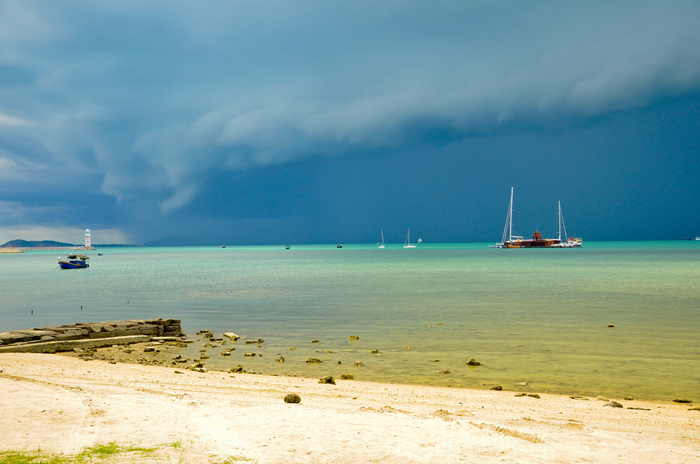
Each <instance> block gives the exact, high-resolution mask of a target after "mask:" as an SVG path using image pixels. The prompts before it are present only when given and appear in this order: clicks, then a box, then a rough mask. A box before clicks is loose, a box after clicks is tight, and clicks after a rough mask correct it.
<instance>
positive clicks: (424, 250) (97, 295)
mask: <svg viewBox="0 0 700 464" xmlns="http://www.w3.org/2000/svg"><path fill="white" fill-rule="evenodd" d="M99 251H101V252H103V253H104V256H97V252H91V253H90V256H91V260H90V261H91V267H90V268H89V269H86V270H71V271H61V270H56V269H55V268H56V267H57V265H56V261H57V257H58V255H59V252H41V251H35V252H27V253H24V254H11V255H0V331H7V330H13V329H24V328H31V327H40V326H49V325H59V324H67V323H75V322H95V321H109V320H120V319H144V318H157V317H163V318H177V319H182V323H183V328H184V329H185V331H186V332H187V333H188V335H189V336H190V337H191V338H197V337H196V336H195V332H197V331H198V330H200V329H209V330H213V331H214V332H215V334H217V335H220V334H222V333H223V332H228V331H232V332H235V333H237V334H239V335H241V336H243V337H248V338H250V339H257V338H263V339H264V340H265V342H264V344H263V345H262V346H261V347H258V346H257V345H247V346H246V345H244V344H243V343H242V342H238V344H237V345H236V346H237V350H236V351H234V352H233V354H232V356H230V357H223V356H217V355H216V353H217V350H219V351H220V350H221V349H222V348H221V347H219V348H214V349H210V350H209V354H210V356H211V358H210V359H209V360H207V361H208V363H207V366H209V367H214V368H221V369H225V368H228V367H231V366H235V365H238V364H242V365H243V366H244V367H245V368H246V369H247V370H253V371H256V372H261V373H265V374H280V375H281V374H286V375H304V376H320V375H326V374H331V375H334V376H340V375H341V374H353V375H354V376H355V379H357V380H373V381H387V382H400V383H413V384H430V385H443V386H446V385H451V386H453V387H471V388H489V387H490V386H492V385H502V386H503V388H504V389H510V390H519V391H549V392H560V393H567V394H587V395H606V396H613V397H616V398H619V397H622V396H633V397H635V398H639V399H655V400H671V399H674V398H681V397H683V398H691V399H694V400H696V401H700V337H699V335H698V334H700V243H698V242H683V241H678V242H607V243H603V242H600V243H594V242H587V243H585V244H584V247H583V248H581V249H549V250H524V249H521V250H496V249H490V248H488V245H485V244H423V245H419V247H418V248H417V249H412V250H404V249H403V245H399V244H396V245H392V244H388V245H387V247H386V249H384V250H379V249H377V246H376V245H346V246H345V247H344V248H343V249H336V248H335V246H334V245H317V246H292V249H291V250H289V251H286V250H285V249H284V247H282V246H275V247H228V248H226V249H223V248H220V247H201V248H103V249H101V250H99ZM60 253H62V254H64V255H65V254H66V252H60ZM81 307H82V309H81ZM31 311H34V313H33V314H32V313H31ZM442 324H444V325H442ZM608 324H614V325H615V327H614V328H607V327H606V326H607V325H608ZM349 335H358V336H359V337H360V340H359V341H357V342H351V341H349V340H348V336H349ZM312 339H318V340H319V343H313V344H312V343H311V340H312ZM230 346H231V345H230V344H229V345H227V347H230ZM406 347H410V349H407V348H406ZM289 348H295V349H294V350H289ZM372 349H378V350H379V354H378V355H377V354H370V353H369V351H370V350H372ZM192 351H193V353H192V357H196V355H197V352H196V349H195V348H193V349H192ZM245 352H256V353H258V354H261V355H262V356H256V357H255V358H249V357H244V353H245ZM278 354H281V355H282V356H284V358H285V360H286V361H285V363H284V364H280V363H276V362H275V358H276V357H277V355H278ZM309 357H316V358H319V359H322V360H323V363H322V364H316V365H310V364H307V363H306V362H305V361H306V360H307V359H308V358H309ZM470 357H474V358H476V359H477V360H479V361H480V362H481V363H482V365H481V366H479V367H478V368H473V367H469V366H467V365H466V361H467V360H468V359H469V358H470ZM338 361H340V362H341V364H338ZM355 361H362V362H363V363H364V367H354V366H353V364H354V362H355ZM439 370H449V374H440V373H438V371H439ZM523 382H527V384H528V385H527V386H519V385H518V384H519V383H523Z"/></svg>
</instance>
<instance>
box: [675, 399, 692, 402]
mask: <svg viewBox="0 0 700 464" xmlns="http://www.w3.org/2000/svg"><path fill="white" fill-rule="evenodd" d="M673 402H674V403H692V402H693V400H686V399H678V400H673Z"/></svg>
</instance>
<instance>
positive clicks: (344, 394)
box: [0, 353, 700, 463]
mask: <svg viewBox="0 0 700 464" xmlns="http://www.w3.org/2000/svg"><path fill="white" fill-rule="evenodd" d="M0 370H1V372H0V388H1V389H2V391H3V395H2V397H1V398H0V409H1V410H2V414H1V415H0V429H2V430H3V431H4V433H2V434H0V449H1V450H3V451H7V450H36V449H38V448H41V450H43V451H49V452H53V453H62V454H70V453H76V452H79V451H80V450H82V449H84V448H85V447H87V446H93V445H95V444H98V443H108V442H117V443H119V444H124V445H127V444H128V445H139V446H142V447H153V448H154V450H153V451H150V452H148V453H124V454H123V455H121V456H117V457H116V458H115V460H114V461H113V462H153V461H161V462H188V463H199V462H226V461H227V460H228V462H234V461H247V460H249V461H251V462H259V463H305V462H309V463H310V462H314V463H319V462H329V463H331V462H332V463H357V462H396V463H406V462H421V463H428V462H447V463H452V462H455V463H457V462H506V463H523V462H528V463H545V462H546V463H551V462H566V463H568V462H572V463H573V462H629V463H639V462H646V463H656V462H658V463H662V462H663V463H667V462H700V411H698V410H693V409H692V408H694V407H695V406H694V405H688V404H675V403H648V402H641V401H630V400H627V401H625V400H623V399H619V398H611V400H616V401H618V402H619V403H621V404H622V405H623V406H624V408H614V407H606V406H604V404H605V403H606V401H605V400H602V399H596V398H587V399H571V398H570V397H567V396H561V395H548V394H540V395H539V396H540V398H535V397H532V396H521V397H516V396H515V395H514V392H506V391H481V390H466V389H456V388H437V387H423V386H415V385H398V384H381V383H371V382H358V381H352V380H336V385H330V384H319V383H318V380H317V379H303V378H289V377H276V376H262V375H254V374H230V373H224V372H215V371H211V372H206V373H198V372H193V371H189V370H178V369H175V368H168V367H160V366H143V365H136V364H121V363H117V364H110V363H108V362H104V361H87V362H86V361H83V360H80V359H77V358H70V357H65V356H60V357H59V356H57V355H50V354H25V353H7V354H0ZM288 393H296V394H298V395H299V396H300V397H301V403H299V404H288V403H285V402H284V400H283V398H284V396H285V395H287V394H288ZM629 408H639V409H629Z"/></svg>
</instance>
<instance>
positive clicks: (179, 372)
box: [175, 371, 184, 374]
mask: <svg viewBox="0 0 700 464" xmlns="http://www.w3.org/2000/svg"><path fill="white" fill-rule="evenodd" d="M175 374H184V372H181V371H175Z"/></svg>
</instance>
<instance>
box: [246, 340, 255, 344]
mask: <svg viewBox="0 0 700 464" xmlns="http://www.w3.org/2000/svg"><path fill="white" fill-rule="evenodd" d="M257 343H258V341H257V340H246V341H245V344H246V345H255V344H257Z"/></svg>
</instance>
